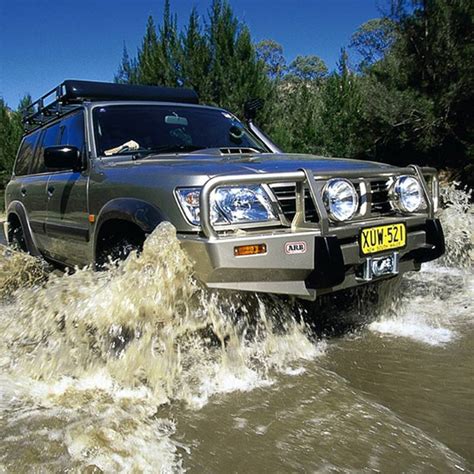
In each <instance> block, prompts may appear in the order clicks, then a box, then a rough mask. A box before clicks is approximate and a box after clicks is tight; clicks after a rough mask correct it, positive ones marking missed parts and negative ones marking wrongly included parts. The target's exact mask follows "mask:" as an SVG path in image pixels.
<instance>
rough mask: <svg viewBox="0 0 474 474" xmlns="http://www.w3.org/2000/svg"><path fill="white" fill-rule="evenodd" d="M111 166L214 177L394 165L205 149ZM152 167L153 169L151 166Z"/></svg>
mask: <svg viewBox="0 0 474 474" xmlns="http://www.w3.org/2000/svg"><path fill="white" fill-rule="evenodd" d="M109 165H110V166H118V167H129V166H133V167H135V166H139V167H140V168H142V167H144V168H148V169H149V168H155V167H158V166H159V167H160V168H161V169H162V168H163V167H166V168H168V167H169V168H172V170H173V174H187V175H193V176H196V175H206V176H208V177H213V176H217V175H223V174H246V173H271V172H274V173H276V172H288V171H297V170H299V169H302V168H307V169H310V170H312V171H313V172H324V171H344V170H351V171H354V170H364V169H369V168H370V169H374V168H380V169H381V170H383V169H387V168H391V166H390V165H387V164H384V163H377V162H373V161H362V160H352V159H347V158H328V157H322V156H317V155H306V154H289V153H277V154H276V153H262V154H245V155H232V156H228V155H225V156H222V155H220V154H219V155H212V154H207V153H206V154H204V153H197V152H194V153H189V154H179V155H178V154H174V155H159V156H157V155H152V156H148V157H146V158H143V159H140V160H136V161H131V160H129V159H127V160H123V158H121V159H120V160H111V161H110V162H109ZM150 171H151V170H150Z"/></svg>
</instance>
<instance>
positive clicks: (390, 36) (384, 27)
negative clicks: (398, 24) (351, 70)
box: [349, 18, 396, 69]
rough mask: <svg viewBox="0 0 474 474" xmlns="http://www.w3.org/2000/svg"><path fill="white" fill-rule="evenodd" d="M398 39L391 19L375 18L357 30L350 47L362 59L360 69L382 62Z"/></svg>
mask: <svg viewBox="0 0 474 474" xmlns="http://www.w3.org/2000/svg"><path fill="white" fill-rule="evenodd" d="M395 39H396V32H395V24H394V22H393V21H392V20H390V19H389V18H374V19H373V20H369V21H367V22H366V23H364V24H362V25H361V26H359V28H357V30H356V32H355V33H354V34H353V35H352V37H351V42H350V45H349V47H350V48H351V49H353V50H355V51H356V52H357V54H358V55H359V56H360V57H361V61H360V63H359V68H360V69H363V68H367V67H369V66H371V65H372V64H374V63H375V62H377V61H380V60H382V59H383V58H384V57H385V55H386V53H387V52H388V50H389V49H390V47H391V46H392V45H393V43H394V41H395Z"/></svg>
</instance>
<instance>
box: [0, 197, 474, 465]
mask: <svg viewBox="0 0 474 474" xmlns="http://www.w3.org/2000/svg"><path fill="white" fill-rule="evenodd" d="M445 194H446V196H447V197H448V198H449V200H448V201H449V202H450V204H449V205H448V207H447V209H445V210H444V211H443V212H442V215H441V218H442V220H443V223H444V227H445V230H446V233H447V237H448V244H449V251H448V255H447V257H446V258H445V259H444V260H443V261H442V262H439V263H437V264H429V265H426V266H424V267H423V269H422V271H421V272H419V273H413V274H409V275H406V276H405V277H403V278H402V279H399V280H395V281H391V282H388V283H385V284H383V285H380V286H379V288H377V292H375V291H372V290H364V291H359V292H355V293H351V294H349V293H346V294H341V295H338V296H337V297H330V298H326V299H325V300H323V301H320V302H319V303H318V304H315V305H311V306H307V305H306V306H303V305H302V304H301V303H297V302H292V301H288V300H285V299H281V298H270V297H259V296H256V295H248V294H231V293H210V292H206V291H205V290H203V289H202V288H201V287H200V286H199V285H198V284H197V283H196V282H195V281H194V279H193V278H192V267H191V265H190V263H189V262H188V261H187V258H186V256H185V255H184V254H183V253H182V252H181V250H180V247H179V243H178V241H177V240H176V238H175V234H174V229H173V228H172V227H171V226H170V225H162V226H160V227H159V228H158V229H157V230H156V231H155V232H154V233H153V234H152V235H151V236H150V238H149V239H148V240H147V243H146V246H145V249H144V252H143V254H142V255H141V256H140V257H136V256H132V257H131V258H129V259H128V260H127V261H126V262H124V263H123V264H122V265H120V266H119V267H118V268H113V269H112V270H110V271H109V272H102V273H96V272H93V271H91V270H88V269H84V270H80V271H77V272H75V273H74V274H66V275H64V274H59V273H57V272H53V273H51V272H50V271H49V269H48V268H46V267H43V266H42V265H41V263H40V262H38V261H36V260H33V259H32V258H30V257H27V256H25V255H21V254H16V253H11V252H10V251H8V250H2V252H3V257H1V258H0V298H1V303H0V311H1V316H0V334H1V339H0V471H6V472H31V471H35V472H51V471H54V472H56V471H66V470H69V471H73V472H77V471H80V472H100V471H104V472H117V471H122V472H129V471H132V472H160V471H162V472H180V471H184V470H186V471H188V472H225V471H230V472H275V471H276V472H294V471H313V472H341V471H364V472H365V471H374V472H377V471H380V472H392V471H406V472H458V471H460V472H463V471H464V472H469V471H472V470H474V397H473V391H474V355H473V353H474V352H473V349H474V342H473V341H474V318H473V316H472V307H473V294H474V288H473V282H474V279H473V272H472V258H471V257H472V255H471V254H470V252H472V242H471V240H472V233H473V214H472V208H470V207H469V204H468V203H467V198H466V196H465V195H464V194H463V193H460V192H454V191H453V190H452V189H451V190H448V191H446V192H445Z"/></svg>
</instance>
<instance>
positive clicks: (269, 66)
mask: <svg viewBox="0 0 474 474" xmlns="http://www.w3.org/2000/svg"><path fill="white" fill-rule="evenodd" d="M255 49H256V52H257V57H258V59H259V60H260V61H263V62H264V63H265V70H266V73H267V74H268V76H269V77H270V79H272V80H278V79H281V78H282V76H283V74H284V73H285V71H286V60H285V57H284V56H283V47H282V46H281V44H279V43H277V42H276V41H273V40H271V39H266V40H262V41H260V42H259V43H257V44H256V46H255Z"/></svg>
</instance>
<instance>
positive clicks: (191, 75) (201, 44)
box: [180, 8, 212, 102]
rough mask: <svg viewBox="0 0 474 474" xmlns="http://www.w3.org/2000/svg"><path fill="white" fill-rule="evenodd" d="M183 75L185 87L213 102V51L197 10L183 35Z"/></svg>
mask: <svg viewBox="0 0 474 474" xmlns="http://www.w3.org/2000/svg"><path fill="white" fill-rule="evenodd" d="M180 63H181V73H182V82H183V86H185V87H190V88H192V89H194V90H195V91H196V92H197V94H198V95H199V97H200V98H201V100H203V101H205V102H208V101H210V100H211V95H212V93H211V77H210V64H211V51H210V49H209V45H208V42H207V39H206V37H205V36H204V34H203V32H202V28H201V25H200V20H199V15H198V13H197V10H196V9H195V8H193V9H192V11H191V15H190V16H189V20H188V25H187V27H186V31H185V32H184V33H182V34H181V56H180Z"/></svg>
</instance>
